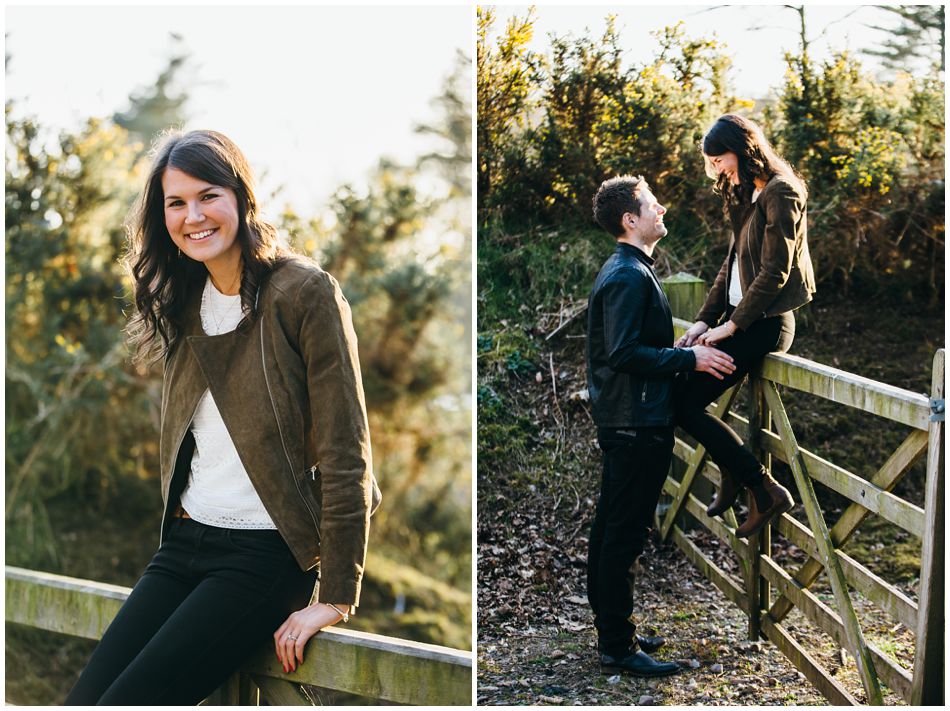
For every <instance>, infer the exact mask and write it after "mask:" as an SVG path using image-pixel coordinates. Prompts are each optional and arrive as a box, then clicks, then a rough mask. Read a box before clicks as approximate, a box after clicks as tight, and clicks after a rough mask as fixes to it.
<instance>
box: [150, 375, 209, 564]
mask: <svg viewBox="0 0 950 711" xmlns="http://www.w3.org/2000/svg"><path fill="white" fill-rule="evenodd" d="M203 397H204V393H202V395H201V397H199V398H198V402H196V403H195V409H194V410H192V411H191V417H189V418H188V426H187V427H185V431H184V432H182V433H181V437H179V438H178V446H176V447H175V458H174V459H173V460H172V479H174V478H175V468H176V467H177V466H178V454H179V453H180V452H181V443H182V442H184V441H185V435H186V434H188V430H189V429H190V428H191V423H192V422H193V421H194V419H195V413H196V412H198V405H200V404H201V400H202V398H203ZM171 485H172V482H171V480H169V482H168V488H169V493H171V491H170V490H171ZM169 503H171V502H170V501H169ZM167 513H168V507H167V506H166V507H165V514H163V515H162V525H161V527H160V528H159V529H158V543H159V545H161V543H162V541H163V540H164V538H163V536H164V535H165V519H166V518H167Z"/></svg>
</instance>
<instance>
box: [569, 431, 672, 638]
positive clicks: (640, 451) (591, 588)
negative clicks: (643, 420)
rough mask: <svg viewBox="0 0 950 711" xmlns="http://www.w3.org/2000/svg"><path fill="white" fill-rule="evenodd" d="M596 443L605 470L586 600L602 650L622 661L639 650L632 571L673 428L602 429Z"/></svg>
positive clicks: (650, 518) (662, 476) (590, 552)
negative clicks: (636, 640)
mask: <svg viewBox="0 0 950 711" xmlns="http://www.w3.org/2000/svg"><path fill="white" fill-rule="evenodd" d="M597 440H598V442H599V444H600V448H601V450H602V451H603V465H604V466H603V474H602V479H601V484H600V498H599V499H598V501H597V510H596V512H595V514H594V523H593V526H592V527H591V532H590V546H589V548H588V552H587V599H588V601H589V602H590V606H591V609H592V610H593V611H594V626H595V627H596V628H597V638H598V643H597V644H598V648H599V649H600V651H601V652H604V653H605V654H609V655H611V656H614V657H623V656H626V655H627V654H629V653H630V651H631V650H632V649H634V648H635V647H636V642H635V640H634V636H635V633H636V625H634V623H633V622H632V621H631V620H630V615H631V614H632V613H633V577H632V576H633V573H632V571H631V568H632V567H633V565H634V563H635V562H636V561H637V558H639V556H640V554H641V553H643V547H644V544H645V543H646V537H647V531H648V530H649V528H650V525H651V524H652V522H653V512H654V510H655V509H656V504H657V501H658V500H659V498H660V491H661V489H662V488H663V482H664V481H665V480H666V475H667V473H668V472H669V469H670V461H671V459H672V457H673V427H672V426H670V427H640V428H637V429H630V430H624V429H608V428H599V429H598V430H597Z"/></svg>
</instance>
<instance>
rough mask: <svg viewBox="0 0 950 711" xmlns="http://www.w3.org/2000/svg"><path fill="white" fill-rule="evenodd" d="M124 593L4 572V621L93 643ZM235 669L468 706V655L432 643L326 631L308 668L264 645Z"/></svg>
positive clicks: (407, 700) (401, 699)
mask: <svg viewBox="0 0 950 711" xmlns="http://www.w3.org/2000/svg"><path fill="white" fill-rule="evenodd" d="M129 592H130V590H129V588H123V587H120V586H117V585H107V584H105V583H97V582H93V581H89V580H79V579H76V578H69V577H66V576H62V575H52V574H49V573H40V572H37V571H31V570H24V569H22V568H14V567H11V566H7V568H6V619H7V621H8V622H16V623H19V624H24V625H28V626H31V627H37V628H40V629H46V630H50V631H53V632H61V633H63V634H71V635H76V636H80V637H87V638H89V639H98V638H100V637H101V636H102V633H103V631H105V629H106V627H108V625H109V622H110V621H111V620H112V618H113V617H114V616H115V614H116V612H117V611H118V609H119V607H121V605H122V602H124V600H125V598H126V597H127V596H128V594H129ZM241 671H244V672H251V673H254V674H256V675H258V676H269V677H274V678H281V679H284V680H286V681H292V682H297V683H304V684H313V685H314V686H321V687H324V688H327V689H335V690H338V691H346V692H348V693H352V694H358V695H360V696H366V697H370V698H376V699H384V700H387V701H395V702H398V703H403V704H417V705H465V706H468V705H470V704H471V703H472V693H471V692H472V654H471V652H467V651H461V650H456V649H449V648H447V647H440V646H438V645H434V644H422V643H419V642H410V641H408V640H400V639H394V638H390V637H383V636H381V635H374V634H369V633H366V632H354V631H351V630H345V629H332V628H331V629H327V630H324V631H322V632H320V633H319V634H317V635H316V636H315V637H314V638H313V639H312V640H311V641H310V642H309V643H308V645H307V652H306V662H305V663H304V664H302V665H300V666H299V667H298V668H297V670H296V671H295V672H293V676H292V677H291V676H290V675H286V674H284V673H283V667H281V666H280V663H279V662H278V661H277V660H276V658H275V657H274V651H273V646H272V645H271V644H267V645H264V647H263V648H262V650H261V651H260V652H259V653H258V654H256V655H255V656H254V658H252V660H251V662H250V663H249V664H248V665H246V666H245V667H243V668H242V669H241Z"/></svg>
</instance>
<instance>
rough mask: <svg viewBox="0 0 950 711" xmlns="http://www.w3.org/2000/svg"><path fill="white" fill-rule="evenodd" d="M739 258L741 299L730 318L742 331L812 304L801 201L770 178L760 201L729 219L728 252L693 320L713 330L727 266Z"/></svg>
mask: <svg viewBox="0 0 950 711" xmlns="http://www.w3.org/2000/svg"><path fill="white" fill-rule="evenodd" d="M733 254H736V255H737V260H736V263H737V264H738V266H739V284H740V286H741V287H742V300H741V301H740V302H739V305H738V306H737V307H736V309H735V311H733V313H732V316H731V317H730V318H731V320H732V322H733V323H734V324H736V326H738V327H739V328H740V329H742V330H745V329H747V328H748V327H749V326H751V325H752V323H753V322H755V321H757V320H758V319H760V318H765V317H768V316H777V315H779V314H782V313H785V312H786V311H794V310H795V309H797V308H799V307H801V306H804V305H805V304H807V303H808V302H809V301H811V299H812V296H813V295H814V293H815V272H814V270H813V269H812V264H811V257H810V256H809V254H808V225H807V209H806V205H805V196H804V195H802V194H801V192H800V191H799V190H798V188H797V187H796V186H794V185H793V184H792V183H790V182H789V181H788V180H786V179H785V178H783V177H781V176H778V175H776V176H773V177H772V179H771V180H769V182H768V183H767V184H766V186H765V187H764V188H763V189H762V192H761V193H760V194H759V198H758V200H757V201H756V202H755V203H754V204H753V205H751V206H750V207H748V208H747V209H746V210H745V211H743V212H741V214H740V215H737V216H736V218H735V219H734V220H733V234H732V237H731V239H730V241H729V252H728V253H727V254H726V261H725V262H723V264H722V268H721V269H720V270H719V275H718V276H717V277H716V281H715V282H714V283H713V287H712V289H710V290H709V295H708V296H707V297H706V303H705V304H703V307H702V309H700V311H699V315H697V316H696V320H697V321H703V322H705V323H707V324H709V325H710V326H715V325H716V324H717V323H718V321H719V318H720V317H721V316H722V315H723V314H724V313H725V312H726V307H727V305H728V300H729V264H730V263H731V261H732V255H733Z"/></svg>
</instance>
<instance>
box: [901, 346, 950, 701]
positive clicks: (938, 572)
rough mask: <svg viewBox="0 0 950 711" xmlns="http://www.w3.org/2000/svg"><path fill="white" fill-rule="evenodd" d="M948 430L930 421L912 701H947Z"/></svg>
mask: <svg viewBox="0 0 950 711" xmlns="http://www.w3.org/2000/svg"><path fill="white" fill-rule="evenodd" d="M944 358H945V351H944V349H943V348H941V349H940V350H938V351H937V354H936V355H935V356H934V369H933V383H932V386H931V396H930V397H931V402H932V403H933V402H935V401H936V402H938V403H941V404H942V403H943V401H944ZM944 438H945V435H944V431H943V414H942V412H941V413H940V414H935V415H934V419H932V420H931V422H930V440H929V444H928V448H927V484H926V487H927V488H926V492H925V498H924V536H923V549H922V550H921V555H920V591H919V593H918V595H919V603H918V609H919V613H918V616H917V644H916V648H915V650H914V682H913V685H912V686H911V691H910V694H911V698H910V703H911V704H912V705H914V706H943V700H944V688H943V683H944V680H943V676H944V669H943V662H944V644H943V639H944V627H943V625H944V618H943V610H944V600H945V599H946V598H945V597H944V567H943V566H944V562H945V557H944V554H943V544H944V532H945V525H944V500H943V496H944V491H945V489H944V482H943V478H944V466H945V462H944V452H943V445H944Z"/></svg>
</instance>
